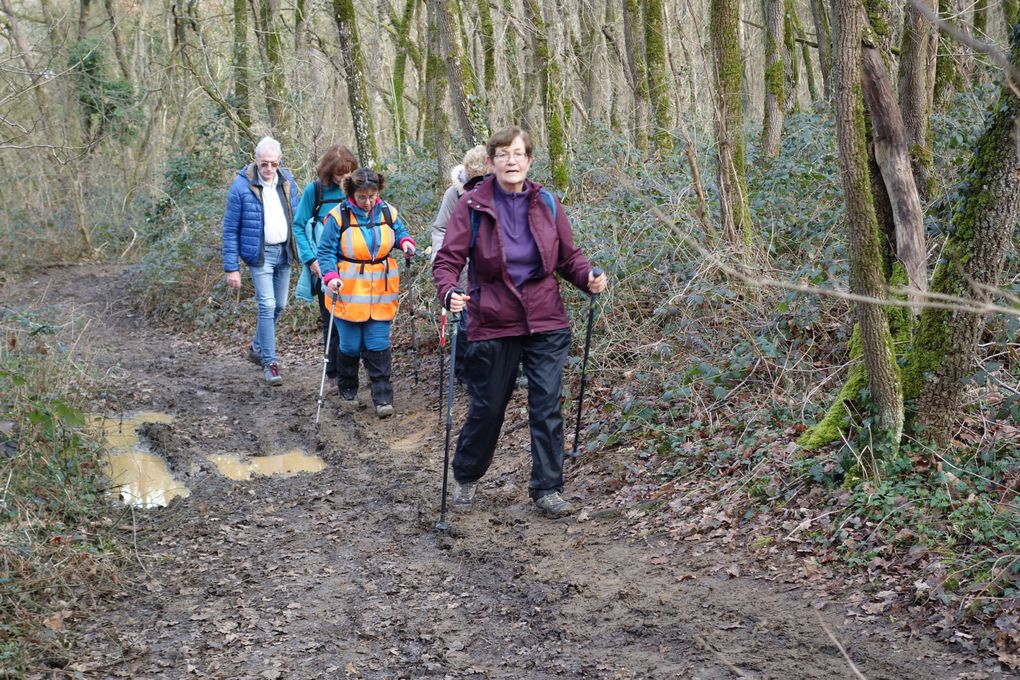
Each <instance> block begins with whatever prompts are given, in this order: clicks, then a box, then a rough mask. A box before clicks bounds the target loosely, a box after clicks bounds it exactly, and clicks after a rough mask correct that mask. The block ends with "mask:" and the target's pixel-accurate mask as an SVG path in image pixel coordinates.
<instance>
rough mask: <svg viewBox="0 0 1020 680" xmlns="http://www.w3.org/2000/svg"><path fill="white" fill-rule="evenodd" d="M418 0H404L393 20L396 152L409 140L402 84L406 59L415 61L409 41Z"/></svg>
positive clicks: (413, 50) (405, 74) (412, 46)
mask: <svg viewBox="0 0 1020 680" xmlns="http://www.w3.org/2000/svg"><path fill="white" fill-rule="evenodd" d="M417 6H418V0H405V2H404V11H403V14H401V16H400V18H399V19H397V20H395V21H394V22H393V24H394V28H396V30H397V55H396V57H395V58H394V60H393V117H394V121H393V124H394V131H395V132H396V138H397V153H398V154H403V153H404V151H405V150H406V147H407V143H408V141H410V139H409V133H408V128H407V117H406V114H405V113H404V84H405V81H406V78H407V60H408V59H409V58H411V59H412V60H413V61H417V59H416V58H414V57H413V55H415V54H416V50H415V46H414V44H413V43H412V42H411V38H410V36H411V26H412V24H413V23H414V12H415V9H416V8H417Z"/></svg>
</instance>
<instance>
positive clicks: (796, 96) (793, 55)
mask: <svg viewBox="0 0 1020 680" xmlns="http://www.w3.org/2000/svg"><path fill="white" fill-rule="evenodd" d="M798 23H799V22H798V20H797V6H796V4H794V2H793V0H784V1H783V47H784V48H785V49H786V110H787V111H789V112H790V113H800V63H799V61H798V55H797V24H798Z"/></svg>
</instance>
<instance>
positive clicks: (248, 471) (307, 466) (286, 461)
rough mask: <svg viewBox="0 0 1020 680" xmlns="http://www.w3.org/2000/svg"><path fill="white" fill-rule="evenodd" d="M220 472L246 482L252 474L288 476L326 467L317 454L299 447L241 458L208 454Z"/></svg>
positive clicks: (317, 470) (316, 470)
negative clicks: (275, 453)
mask: <svg viewBox="0 0 1020 680" xmlns="http://www.w3.org/2000/svg"><path fill="white" fill-rule="evenodd" d="M209 460H211V461H212V462H213V463H215V464H216V468H217V469H218V470H219V471H220V474H221V475H223V476H224V477H228V478H230V479H233V480H236V481H239V482H246V481H248V480H249V479H251V477H252V475H263V476H266V477H268V476H270V475H280V476H283V477H289V476H291V475H296V474H298V473H300V472H320V471H322V470H323V469H325V467H326V463H324V462H323V460H322V459H321V458H319V457H318V456H311V455H309V454H307V453H305V452H304V451H302V450H301V449H294V450H292V451H288V452H287V453H280V454H277V455H275V456H252V457H251V458H248V459H247V460H243V461H242V460H241V459H240V458H239V457H238V456H233V455H227V454H223V455H216V456H209Z"/></svg>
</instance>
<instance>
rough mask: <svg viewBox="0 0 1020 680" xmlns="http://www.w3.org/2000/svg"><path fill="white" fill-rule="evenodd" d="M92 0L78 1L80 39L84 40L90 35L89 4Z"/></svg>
mask: <svg viewBox="0 0 1020 680" xmlns="http://www.w3.org/2000/svg"><path fill="white" fill-rule="evenodd" d="M91 2H92V0H79V2H78V40H84V39H85V38H87V37H88V36H89V5H90V4H91Z"/></svg>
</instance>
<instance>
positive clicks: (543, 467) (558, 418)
mask: <svg viewBox="0 0 1020 680" xmlns="http://www.w3.org/2000/svg"><path fill="white" fill-rule="evenodd" d="M569 351H570V329H569V328H564V329H562V330H556V331H549V332H547V333H536V334H534V335H521V336H515V337H509V338H497V339H495V340H480V341H477V342H471V343H470V344H469V346H468V350H467V360H466V361H465V362H464V369H465V371H466V375H465V378H466V381H465V382H466V383H467V391H468V413H467V419H466V420H465V422H464V427H463V428H461V431H460V436H459V437H458V438H457V450H456V452H455V453H454V456H453V478H454V479H455V480H456V481H457V483H459V484H465V483H468V482H475V481H477V480H479V479H480V478H481V477H482V475H484V474H485V472H486V471H487V470H488V469H489V465H490V464H492V457H493V454H494V453H495V451H496V442H497V441H498V440H499V431H500V429H501V428H502V427H503V418H504V416H505V414H506V407H507V404H508V403H509V402H510V396H511V395H512V394H513V391H514V383H515V381H516V379H517V364H518V362H521V363H523V365H524V375H525V376H526V377H527V378H528V425H529V426H530V428H531V481H530V482H529V483H528V493H529V494H530V495H531V497H532V498H541V497H542V496H547V495H549V494H551V493H553V492H556V491H562V490H563V413H562V411H561V410H560V402H561V396H562V391H563V367H564V366H565V365H566V362H567V354H568V353H569ZM522 360H523V361H522Z"/></svg>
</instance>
